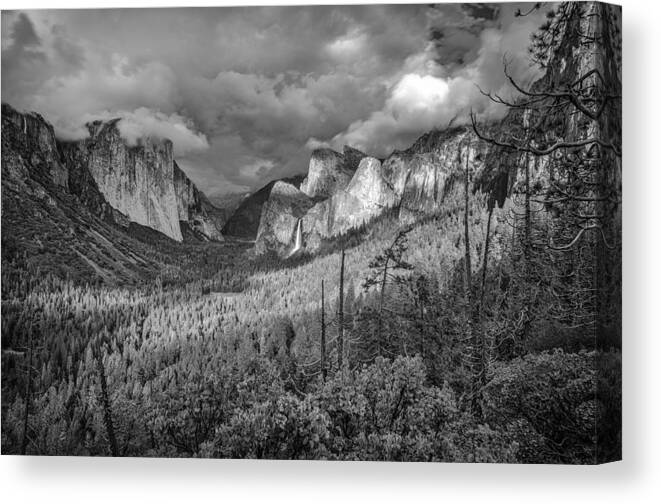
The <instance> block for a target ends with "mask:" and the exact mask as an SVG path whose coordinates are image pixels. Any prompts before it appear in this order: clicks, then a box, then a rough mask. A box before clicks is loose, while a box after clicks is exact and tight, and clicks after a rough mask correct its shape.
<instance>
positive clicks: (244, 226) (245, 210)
mask: <svg viewBox="0 0 661 504" xmlns="http://www.w3.org/2000/svg"><path fill="white" fill-rule="evenodd" d="M303 178H304V177H303V176H302V175H299V176H295V177H289V178H285V179H281V180H280V181H277V180H274V181H273V182H269V183H268V184H266V185H265V186H264V187H262V188H261V189H259V190H258V191H256V192H255V193H253V194H251V195H250V196H248V197H247V198H245V199H244V200H243V201H242V202H241V204H240V205H239V206H238V208H237V209H236V210H235V211H234V213H233V214H232V216H231V217H230V218H229V219H228V220H227V222H226V223H225V226H224V227H223V234H224V235H225V236H234V237H237V238H243V239H246V240H254V239H256V237H257V232H258V230H259V224H260V220H261V215H262V208H263V206H264V203H266V201H267V200H268V199H269V196H270V195H271V191H272V190H273V187H274V186H275V184H276V183H277V182H284V183H286V184H290V185H292V186H294V187H295V188H296V189H298V187H299V186H300V184H301V182H302V181H303Z"/></svg>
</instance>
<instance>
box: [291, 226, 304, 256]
mask: <svg viewBox="0 0 661 504" xmlns="http://www.w3.org/2000/svg"><path fill="white" fill-rule="evenodd" d="M302 246H303V233H302V232H301V219H298V222H297V223H296V240H295V241H294V249H293V250H292V251H291V253H292V254H293V253H294V252H296V251H298V250H299V249H300V248H301V247H302Z"/></svg>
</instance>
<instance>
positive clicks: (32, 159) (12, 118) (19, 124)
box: [2, 103, 69, 189]
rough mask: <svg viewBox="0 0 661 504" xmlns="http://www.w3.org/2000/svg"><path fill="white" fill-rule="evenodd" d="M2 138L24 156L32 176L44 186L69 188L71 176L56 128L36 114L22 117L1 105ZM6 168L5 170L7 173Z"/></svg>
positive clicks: (6, 106) (5, 105)
mask: <svg viewBox="0 0 661 504" xmlns="http://www.w3.org/2000/svg"><path fill="white" fill-rule="evenodd" d="M2 123H3V135H8V141H10V142H11V144H12V146H13V148H15V149H16V150H17V151H20V152H23V153H25V155H26V157H27V158H29V159H27V161H28V163H27V167H28V169H29V172H30V175H31V176H32V177H34V178H36V179H38V180H40V181H41V182H46V183H52V184H54V185H56V186H58V187H62V188H64V189H67V188H68V183H69V174H68V171H67V168H66V166H64V165H63V163H62V160H61V157H60V153H59V151H58V146H57V141H56V139H55V133H54V131H53V127H52V126H51V125H50V124H48V123H47V122H46V121H45V120H44V118H43V117H41V116H40V115H39V114H36V113H26V114H24V113H21V112H18V111H17V110H15V109H14V108H12V107H11V106H10V105H7V104H5V103H3V104H2ZM4 168H5V167H4V165H3V170H4Z"/></svg>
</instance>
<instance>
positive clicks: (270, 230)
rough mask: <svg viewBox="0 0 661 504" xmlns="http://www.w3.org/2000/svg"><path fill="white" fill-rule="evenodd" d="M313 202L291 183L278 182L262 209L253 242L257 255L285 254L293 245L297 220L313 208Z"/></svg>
mask: <svg viewBox="0 0 661 504" xmlns="http://www.w3.org/2000/svg"><path fill="white" fill-rule="evenodd" d="M313 204H314V203H313V201H312V200H311V199H310V198H309V197H308V196H307V195H306V194H304V193H303V192H302V191H300V190H299V189H298V188H296V187H295V186H294V185H292V184H288V183H286V182H282V181H278V182H276V183H275V184H274V185H273V188H272V189H271V193H270V195H269V198H268V200H267V201H266V203H264V206H263V207H262V214H261V217H260V224H259V230H258V231H257V239H256V242H255V251H256V252H257V254H263V253H265V252H266V251H267V250H275V251H276V252H277V253H278V254H279V255H287V254H289V253H291V251H292V250H293V249H294V247H295V246H296V231H297V227H298V222H299V220H300V219H301V218H302V217H303V216H304V215H305V214H306V213H307V211H308V210H309V209H310V208H311V207H312V205H313Z"/></svg>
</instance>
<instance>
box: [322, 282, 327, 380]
mask: <svg viewBox="0 0 661 504" xmlns="http://www.w3.org/2000/svg"><path fill="white" fill-rule="evenodd" d="M326 371H327V370H326V302H325V298H324V281H323V280H322V281H321V378H322V380H323V381H326Z"/></svg>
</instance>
